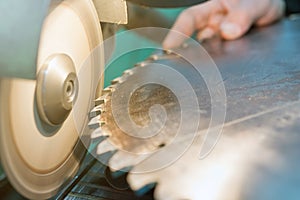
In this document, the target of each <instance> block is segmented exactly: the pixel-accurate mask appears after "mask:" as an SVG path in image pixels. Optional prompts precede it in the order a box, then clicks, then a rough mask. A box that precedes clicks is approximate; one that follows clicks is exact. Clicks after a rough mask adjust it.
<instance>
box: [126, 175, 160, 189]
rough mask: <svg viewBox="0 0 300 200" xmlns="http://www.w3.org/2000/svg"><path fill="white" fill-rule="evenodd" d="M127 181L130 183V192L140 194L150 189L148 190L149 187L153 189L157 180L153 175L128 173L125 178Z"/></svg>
mask: <svg viewBox="0 0 300 200" xmlns="http://www.w3.org/2000/svg"><path fill="white" fill-rule="evenodd" d="M127 181H128V182H129V183H130V187H131V189H132V190H134V191H136V192H137V193H138V194H141V193H142V191H145V190H150V189H152V188H149V186H153V187H154V186H155V183H157V182H158V181H159V180H158V179H157V177H156V176H153V173H149V174H147V173H129V174H128V176H127ZM145 187H146V188H145ZM145 192H147V191H145Z"/></svg>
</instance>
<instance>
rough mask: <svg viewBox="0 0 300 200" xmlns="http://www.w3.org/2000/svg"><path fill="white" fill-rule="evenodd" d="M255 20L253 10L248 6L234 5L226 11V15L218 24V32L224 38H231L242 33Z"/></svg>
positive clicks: (237, 36) (235, 37)
mask: <svg viewBox="0 0 300 200" xmlns="http://www.w3.org/2000/svg"><path fill="white" fill-rule="evenodd" d="M254 20H255V16H254V14H253V12H251V11H249V8H248V9H247V10H245V9H244V8H239V7H236V8H234V9H232V10H230V11H229V12H228V15H227V16H226V18H225V19H224V20H223V22H222V23H221V25H220V33H221V36H222V37H223V38H224V39H227V40H233V39H237V38H239V37H241V36H242V35H244V34H245V33H246V32H247V31H248V30H249V29H250V27H251V26H252V24H253V22H254Z"/></svg>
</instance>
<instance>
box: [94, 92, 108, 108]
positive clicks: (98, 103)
mask: <svg viewBox="0 0 300 200" xmlns="http://www.w3.org/2000/svg"><path fill="white" fill-rule="evenodd" d="M106 99H107V95H102V96H101V97H99V98H98V99H96V100H95V101H94V102H95V105H96V106H99V105H101V104H105V103H106Z"/></svg>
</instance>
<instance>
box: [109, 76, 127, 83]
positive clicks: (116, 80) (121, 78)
mask: <svg viewBox="0 0 300 200" xmlns="http://www.w3.org/2000/svg"><path fill="white" fill-rule="evenodd" d="M122 82H124V78H123V77H118V78H115V79H114V80H112V81H111V84H113V85H114V84H118V83H122Z"/></svg>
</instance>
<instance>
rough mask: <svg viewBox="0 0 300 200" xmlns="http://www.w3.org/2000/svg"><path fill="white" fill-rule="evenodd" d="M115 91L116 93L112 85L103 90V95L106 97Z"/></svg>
mask: <svg viewBox="0 0 300 200" xmlns="http://www.w3.org/2000/svg"><path fill="white" fill-rule="evenodd" d="M114 91H115V87H114V86H113V85H111V86H108V87H107V88H104V89H103V90H102V94H103V95H106V94H109V93H112V92H114Z"/></svg>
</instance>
